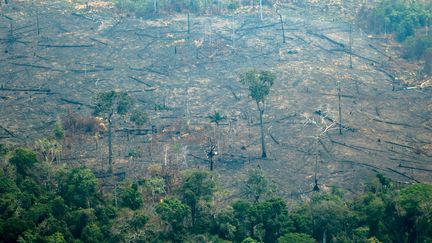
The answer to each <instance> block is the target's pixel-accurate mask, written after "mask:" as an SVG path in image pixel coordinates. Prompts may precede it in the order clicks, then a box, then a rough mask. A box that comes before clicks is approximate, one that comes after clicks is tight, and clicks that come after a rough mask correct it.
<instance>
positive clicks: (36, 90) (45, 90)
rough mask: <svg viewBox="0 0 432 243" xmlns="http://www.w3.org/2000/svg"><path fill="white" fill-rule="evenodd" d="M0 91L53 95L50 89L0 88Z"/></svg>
mask: <svg viewBox="0 0 432 243" xmlns="http://www.w3.org/2000/svg"><path fill="white" fill-rule="evenodd" d="M0 91H11V92H42V93H51V90H50V89H40V88H5V87H3V86H2V87H0Z"/></svg>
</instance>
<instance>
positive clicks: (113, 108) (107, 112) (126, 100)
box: [93, 91, 134, 172]
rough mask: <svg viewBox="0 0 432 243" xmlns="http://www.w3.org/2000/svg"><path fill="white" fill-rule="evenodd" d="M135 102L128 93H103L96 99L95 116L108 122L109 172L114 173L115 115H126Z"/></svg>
mask: <svg viewBox="0 0 432 243" xmlns="http://www.w3.org/2000/svg"><path fill="white" fill-rule="evenodd" d="M133 103H134V100H133V99H132V97H130V96H129V95H128V94H127V93H126V92H116V91H109V92H102V93H98V94H97V95H96V97H95V98H94V104H95V106H94V112H93V114H94V115H95V116H101V115H102V116H103V117H104V118H105V119H106V120H107V122H108V164H109V172H112V162H113V151H112V123H113V116H114V114H118V115H125V114H126V113H127V112H129V110H130V109H131V107H132V105H133Z"/></svg>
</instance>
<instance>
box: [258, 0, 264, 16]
mask: <svg viewBox="0 0 432 243" xmlns="http://www.w3.org/2000/svg"><path fill="white" fill-rule="evenodd" d="M259 5H260V18H261V21H263V19H264V18H263V5H262V0H260V1H259Z"/></svg>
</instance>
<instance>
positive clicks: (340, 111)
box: [338, 83, 342, 135]
mask: <svg viewBox="0 0 432 243" xmlns="http://www.w3.org/2000/svg"><path fill="white" fill-rule="evenodd" d="M338 100H339V134H340V135H342V107H341V88H340V83H338Z"/></svg>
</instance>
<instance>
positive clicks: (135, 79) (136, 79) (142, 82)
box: [128, 76, 153, 87]
mask: <svg viewBox="0 0 432 243" xmlns="http://www.w3.org/2000/svg"><path fill="white" fill-rule="evenodd" d="M128 77H129V78H130V79H132V80H134V81H137V82H138V83H141V84H144V85H146V86H147V87H153V86H152V85H150V84H148V83H146V82H144V81H142V80H141V79H138V78H135V77H133V76H128Z"/></svg>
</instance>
